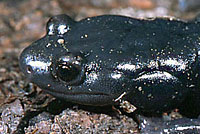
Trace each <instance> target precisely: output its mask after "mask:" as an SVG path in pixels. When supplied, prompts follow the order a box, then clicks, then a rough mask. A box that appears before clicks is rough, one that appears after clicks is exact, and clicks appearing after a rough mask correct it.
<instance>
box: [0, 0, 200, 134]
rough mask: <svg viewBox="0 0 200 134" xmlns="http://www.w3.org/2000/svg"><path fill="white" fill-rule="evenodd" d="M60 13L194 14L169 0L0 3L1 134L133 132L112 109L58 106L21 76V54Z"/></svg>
mask: <svg viewBox="0 0 200 134" xmlns="http://www.w3.org/2000/svg"><path fill="white" fill-rule="evenodd" d="M179 6H180V5H179ZM181 10H182V11H181ZM61 13H65V14H68V15H70V16H71V17H72V18H74V19H75V20H80V19H82V18H85V17H88V16H96V15H102V14H120V15H126V16H131V17H139V18H141V17H155V16H159V17H161V16H162V17H163V16H175V17H178V18H181V19H191V18H193V17H194V16H195V15H196V13H197V10H192V8H191V9H190V8H188V9H183V8H181V7H179V8H178V2H175V1H173V3H172V2H171V1H170V0H169V1H167V0H101V1H100V0H73V1H71V0H37V1H36V0H29V1H25V0H15V1H12V0H1V1H0V113H1V117H0V133H2V134H4V133H19V134H21V133H30V134H39V133H40V134H41V133H42V134H46V133H49V132H50V133H51V134H62V133H78V132H81V133H97V134H98V133H115V134H118V133H138V129H137V125H136V123H135V122H134V121H133V119H132V117H131V116H127V115H124V114H122V115H119V114H116V113H115V112H114V111H113V110H112V107H111V106H109V107H104V108H101V107H87V106H80V105H77V104H71V103H67V104H66V102H64V103H63V102H62V101H60V100H57V99H55V98H54V97H52V96H50V95H48V94H46V93H44V92H42V90H41V89H39V88H38V87H36V86H35V85H33V84H32V83H29V82H28V81H27V80H26V79H25V77H24V76H23V75H22V73H21V72H20V70H19V66H18V56H19V54H20V52H21V51H22V50H23V48H25V47H26V46H28V45H29V44H31V42H33V41H35V40H37V39H39V38H40V37H42V36H43V35H44V34H45V23H46V22H47V20H48V19H49V17H51V16H53V15H57V14H61Z"/></svg>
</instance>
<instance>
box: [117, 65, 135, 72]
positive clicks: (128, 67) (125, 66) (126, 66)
mask: <svg viewBox="0 0 200 134" xmlns="http://www.w3.org/2000/svg"><path fill="white" fill-rule="evenodd" d="M117 68H118V69H122V70H130V71H134V70H136V68H137V66H136V65H132V64H119V65H118V66H117Z"/></svg>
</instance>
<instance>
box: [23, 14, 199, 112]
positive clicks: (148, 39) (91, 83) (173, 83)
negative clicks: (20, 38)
mask: <svg viewBox="0 0 200 134" xmlns="http://www.w3.org/2000/svg"><path fill="white" fill-rule="evenodd" d="M199 58H200V23H199V22H198V21H191V22H183V21H179V20H175V19H159V18H157V19H147V20H139V19H133V18H128V17H123V16H113V15H104V16H97V17H91V18H86V19H83V20H80V21H78V22H76V21H74V20H72V19H71V18H70V17H68V16H67V15H58V16H54V17H52V18H51V19H50V20H49V21H48V23H47V34H46V35H45V36H44V37H43V38H41V39H39V40H38V41H36V42H34V43H33V44H31V45H30V46H28V47H27V48H25V49H24V51H23V52H22V54H21V56H20V68H21V70H22V71H23V72H24V74H25V75H26V76H27V77H28V78H29V79H30V80H31V81H32V82H33V83H35V84H36V85H38V86H39V87H40V88H42V89H44V90H45V91H47V92H48V93H50V94H52V95H54V96H55V97H58V98H62V99H64V100H66V101H72V102H76V103H80V104H85V105H110V104H112V105H113V104H117V103H118V101H117V100H126V101H128V102H130V103H131V104H132V105H134V106H135V107H136V108H137V109H139V110H141V111H144V112H158V113H160V112H164V111H169V110H171V109H173V108H177V107H179V106H180V105H182V103H183V102H185V99H186V98H192V99H193V100H195V102H194V104H200V98H199V96H198V95H196V96H194V97H193V95H194V94H200V85H199V84H200V74H199V73H200V64H199V63H200V62H199V60H200V59H199ZM63 65H64V67H63V68H62V66H63ZM65 69H66V70H67V71H65ZM186 105H187V104H186ZM188 105H191V104H188Z"/></svg>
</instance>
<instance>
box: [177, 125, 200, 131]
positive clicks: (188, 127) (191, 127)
mask: <svg viewBox="0 0 200 134" xmlns="http://www.w3.org/2000/svg"><path fill="white" fill-rule="evenodd" d="M187 129H200V126H184V127H183V126H181V127H180V126H179V127H177V128H175V130H178V131H183V130H187Z"/></svg>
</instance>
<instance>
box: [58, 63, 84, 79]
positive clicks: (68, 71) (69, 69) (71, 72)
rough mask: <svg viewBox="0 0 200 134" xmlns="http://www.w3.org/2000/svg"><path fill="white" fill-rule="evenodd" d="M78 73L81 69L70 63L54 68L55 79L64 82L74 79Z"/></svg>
mask: <svg viewBox="0 0 200 134" xmlns="http://www.w3.org/2000/svg"><path fill="white" fill-rule="evenodd" d="M80 73H81V68H80V67H78V66H76V65H73V64H70V63H66V62H63V63H60V64H59V65H57V67H56V75H57V77H58V78H60V79H61V80H63V81H66V82H69V81H72V80H74V79H76V78H77V77H78V76H79V74H80Z"/></svg>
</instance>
